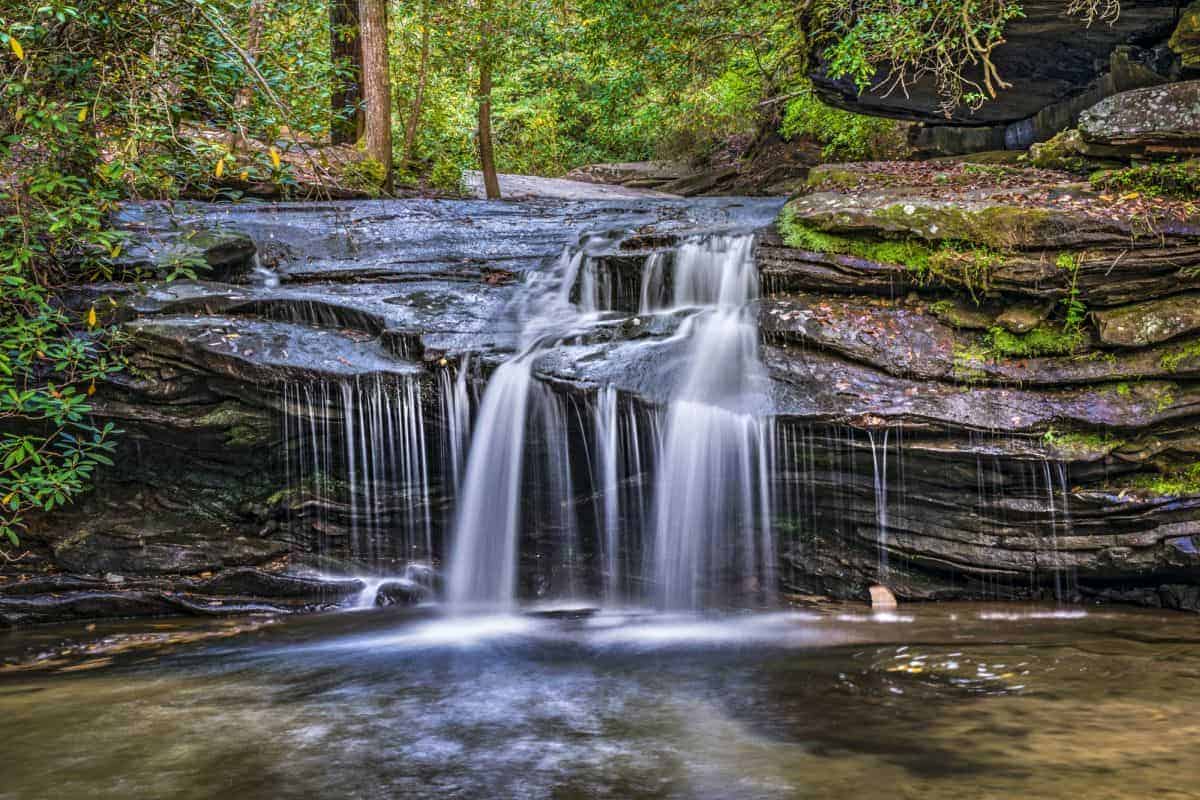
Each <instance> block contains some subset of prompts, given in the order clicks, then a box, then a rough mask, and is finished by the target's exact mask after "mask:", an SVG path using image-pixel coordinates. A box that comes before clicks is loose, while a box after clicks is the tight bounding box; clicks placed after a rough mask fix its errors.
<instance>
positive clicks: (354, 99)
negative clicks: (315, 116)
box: [329, 0, 364, 144]
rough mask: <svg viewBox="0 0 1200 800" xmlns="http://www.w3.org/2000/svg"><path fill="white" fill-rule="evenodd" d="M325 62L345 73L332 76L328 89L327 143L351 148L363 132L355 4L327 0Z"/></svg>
mask: <svg viewBox="0 0 1200 800" xmlns="http://www.w3.org/2000/svg"><path fill="white" fill-rule="evenodd" d="M329 62H330V66H332V67H334V68H339V69H341V68H344V69H346V70H348V72H349V74H348V75H345V76H342V75H338V74H336V73H335V74H334V76H333V79H332V83H331V85H330V87H329V101H330V102H329V105H330V111H331V112H332V117H331V120H330V124H329V140H330V142H331V143H333V144H353V143H354V142H357V141H358V140H359V139H360V138H361V137H362V135H363V128H364V120H363V108H362V42H361V39H360V37H359V30H358V0H329Z"/></svg>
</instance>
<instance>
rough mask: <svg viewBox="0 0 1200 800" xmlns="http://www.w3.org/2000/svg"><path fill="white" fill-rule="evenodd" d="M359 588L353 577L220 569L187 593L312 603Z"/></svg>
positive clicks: (336, 596)
mask: <svg viewBox="0 0 1200 800" xmlns="http://www.w3.org/2000/svg"><path fill="white" fill-rule="evenodd" d="M362 589H363V583H362V581H360V580H357V579H353V578H348V579H328V578H312V577H305V576H302V575H287V574H279V573H273V572H267V571H265V570H261V569H254V568H243V569H230V570H224V571H222V572H221V573H219V574H218V575H216V576H214V577H212V578H208V579H205V580H199V581H195V582H194V583H190V584H188V590H189V591H191V592H194V593H196V594H202V595H212V596H218V597H220V596H241V597H258V598H293V599H294V598H301V599H309V600H314V601H315V600H321V601H334V600H338V599H342V598H346V597H352V596H353V595H355V594H357V593H359V592H361V591H362Z"/></svg>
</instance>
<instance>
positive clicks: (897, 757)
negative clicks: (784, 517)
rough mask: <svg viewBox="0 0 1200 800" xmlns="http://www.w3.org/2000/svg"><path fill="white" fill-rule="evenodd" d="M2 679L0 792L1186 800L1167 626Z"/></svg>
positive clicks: (205, 651)
mask: <svg viewBox="0 0 1200 800" xmlns="http://www.w3.org/2000/svg"><path fill="white" fill-rule="evenodd" d="M247 627H249V628H251V629H250V630H243V629H244V628H247ZM0 662H7V666H6V667H4V668H3V669H0V753H2V754H3V758H2V759H0V763H2V764H3V768H2V771H0V797H3V798H21V800H34V799H35V798H56V799H57V798H82V797H87V798H210V797H222V798H247V799H250V800H253V799H256V798H264V799H265V798H272V799H273V800H274V799H277V798H306V799H307V800H313V799H315V798H398V797H405V798H424V797H438V798H592V797H598V798H600V797H606V798H720V799H722V800H724V799H725V798H897V797H898V798H923V799H928V798H1018V797H1020V798H1025V797H1037V798H1072V800H1074V799H1075V798H1088V800H1096V799H1098V798H1141V797H1152V796H1153V797H1163V798H1173V797H1200V619H1198V618H1197V617H1194V616H1187V615H1182V614H1179V615H1176V614H1167V613H1156V612H1141V611H1132V610H1112V609H1105V608H1091V609H1088V610H1087V611H1086V612H1084V611H1082V610H1075V609H1068V610H1055V609H1053V608H1040V607H1035V606H1029V605H1023V606H982V605H957V604H956V605H931V606H916V607H905V608H903V609H902V610H901V611H900V612H899V614H896V615H885V616H872V615H871V614H870V613H869V612H864V611H863V610H862V609H861V608H848V607H847V608H840V607H839V608H832V609H828V610H822V611H820V612H802V613H787V614H770V615H767V614H761V615H745V616H735V617H717V618H698V617H663V616H654V615H638V614H626V615H621V614H614V613H604V614H599V615H596V616H593V617H590V618H574V619H572V618H549V617H536V616H510V617H490V618H489V617H478V618H469V619H451V618H444V617H439V616H436V615H433V614H430V613H413V612H388V613H384V612H363V613H353V614H340V615H331V616H325V617H313V618H303V619H292V620H286V621H280V622H277V624H269V621H265V620H258V621H253V622H248V621H245V620H243V621H239V622H236V623H230V622H208V623H199V622H195V621H191V622H188V621H182V622H163V623H157V624H153V625H141V626H130V625H117V624H109V625H101V626H99V627H97V628H95V629H94V630H91V631H88V630H85V629H84V628H72V629H67V628H50V629H42V630H37V631H32V632H20V633H7V634H0Z"/></svg>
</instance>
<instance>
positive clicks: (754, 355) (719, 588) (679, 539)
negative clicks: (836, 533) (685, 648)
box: [651, 236, 775, 608]
mask: <svg viewBox="0 0 1200 800" xmlns="http://www.w3.org/2000/svg"><path fill="white" fill-rule="evenodd" d="M752 251H753V239H752V237H749V236H741V237H729V238H712V239H709V240H705V241H701V242H688V243H685V244H684V245H682V246H681V247H680V248H679V249H678V250H677V251H676V253H675V265H674V267H675V271H674V275H673V278H674V305H675V307H676V308H685V307H700V308H701V310H700V311H699V312H698V313H697V314H696V315H695V316H693V317H691V318H690V319H689V320H688V322H687V324H685V326H684V327H683V329H682V331H681V334H680V335H681V336H683V337H685V338H686V339H687V341H688V346H687V365H686V369H685V370H684V372H683V378H682V381H681V384H680V386H679V387H678V389H677V391H676V394H675V397H674V399H673V400H672V401H671V403H670V406H669V409H668V412H667V419H666V428H665V439H664V442H663V451H662V455H661V458H660V459H659V461H658V470H657V473H656V476H655V481H654V510H653V521H652V525H653V542H654V544H653V547H654V555H653V558H652V559H651V564H652V567H653V576H652V579H653V581H654V583H655V585H656V586H657V587H658V602H659V605H660V606H663V607H666V608H697V607H699V606H701V605H703V604H706V603H707V602H708V601H710V600H711V599H713V598H720V597H722V596H723V595H724V594H726V591H723V590H728V589H729V588H736V590H737V592H738V593H739V594H747V593H749V594H753V595H755V596H757V597H759V598H761V599H769V598H770V596H771V595H772V593H773V591H774V582H775V574H774V573H775V547H774V543H773V534H772V529H771V521H770V513H771V503H770V488H769V487H770V479H771V471H772V465H771V461H772V447H771V440H772V435H773V434H772V432H771V431H770V423H769V421H768V420H767V418H766V417H764V415H763V409H762V408H761V399H762V397H763V396H764V395H765V392H764V390H763V386H764V385H765V382H766V377H765V374H764V371H763V367H762V365H761V363H760V361H759V357H758V327H757V324H756V320H755V317H754V313H753V308H752V306H751V304H752V302H753V301H754V300H756V299H757V296H758V274H757V270H756V268H755V265H754V259H753V257H752Z"/></svg>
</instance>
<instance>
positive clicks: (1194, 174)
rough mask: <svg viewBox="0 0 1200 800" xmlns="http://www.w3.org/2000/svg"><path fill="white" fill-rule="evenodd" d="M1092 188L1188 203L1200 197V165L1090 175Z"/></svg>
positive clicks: (1162, 165)
mask: <svg viewBox="0 0 1200 800" xmlns="http://www.w3.org/2000/svg"><path fill="white" fill-rule="evenodd" d="M1090 180H1091V182H1092V186H1094V187H1095V188H1097V189H1099V190H1101V191H1109V192H1137V193H1139V194H1144V195H1150V196H1152V197H1177V198H1180V199H1185V200H1186V199H1191V198H1195V197H1197V196H1200V161H1184V162H1179V163H1170V162H1168V163H1160V164H1140V165H1138V166H1136V167H1129V168H1127V169H1116V170H1101V171H1099V172H1096V173H1093V174H1092V176H1091V178H1090Z"/></svg>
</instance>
